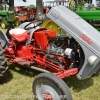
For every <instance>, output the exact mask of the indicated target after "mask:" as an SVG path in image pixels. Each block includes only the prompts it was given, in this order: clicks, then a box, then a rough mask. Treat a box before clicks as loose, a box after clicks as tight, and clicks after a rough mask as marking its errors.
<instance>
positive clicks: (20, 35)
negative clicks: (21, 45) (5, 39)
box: [9, 28, 29, 42]
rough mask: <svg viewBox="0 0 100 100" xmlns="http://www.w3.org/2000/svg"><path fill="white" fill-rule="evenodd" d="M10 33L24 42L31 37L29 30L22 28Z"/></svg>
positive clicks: (17, 39)
mask: <svg viewBox="0 0 100 100" xmlns="http://www.w3.org/2000/svg"><path fill="white" fill-rule="evenodd" d="M9 34H10V35H11V37H12V38H14V39H15V40H16V41H18V42H22V41H25V40H28V39H29V32H28V31H27V30H24V29H22V28H15V29H11V30H10V31H9Z"/></svg>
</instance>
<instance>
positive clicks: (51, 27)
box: [42, 20, 62, 34]
mask: <svg viewBox="0 0 100 100" xmlns="http://www.w3.org/2000/svg"><path fill="white" fill-rule="evenodd" d="M42 27H43V28H46V29H48V30H56V32H57V34H61V33H62V29H61V28H60V27H59V26H58V25H57V24H55V23H54V22H53V21H52V20H46V21H45V22H44V23H43V24H42Z"/></svg>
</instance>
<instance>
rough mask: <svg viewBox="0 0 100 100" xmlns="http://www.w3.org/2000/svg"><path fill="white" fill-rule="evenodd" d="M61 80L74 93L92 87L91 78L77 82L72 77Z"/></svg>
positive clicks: (75, 78)
mask: <svg viewBox="0 0 100 100" xmlns="http://www.w3.org/2000/svg"><path fill="white" fill-rule="evenodd" d="M63 80H64V82H65V83H66V84H67V85H68V86H69V87H70V88H72V89H73V91H75V92H79V91H81V90H84V89H86V88H89V87H90V86H91V85H93V79H92V78H89V79H85V80H78V79H77V77H75V76H72V77H68V78H65V79H63Z"/></svg>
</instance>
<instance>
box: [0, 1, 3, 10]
mask: <svg viewBox="0 0 100 100" xmlns="http://www.w3.org/2000/svg"><path fill="white" fill-rule="evenodd" d="M2 9H3V6H2V0H0V10H2Z"/></svg>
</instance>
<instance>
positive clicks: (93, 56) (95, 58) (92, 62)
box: [88, 55, 97, 65]
mask: <svg viewBox="0 0 100 100" xmlns="http://www.w3.org/2000/svg"><path fill="white" fill-rule="evenodd" d="M96 60H97V56H95V55H92V56H90V57H89V58H88V63H89V64H90V65H93V64H94V63H95V61H96Z"/></svg>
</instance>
